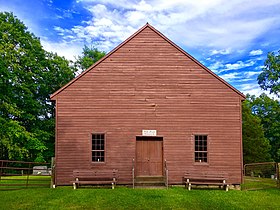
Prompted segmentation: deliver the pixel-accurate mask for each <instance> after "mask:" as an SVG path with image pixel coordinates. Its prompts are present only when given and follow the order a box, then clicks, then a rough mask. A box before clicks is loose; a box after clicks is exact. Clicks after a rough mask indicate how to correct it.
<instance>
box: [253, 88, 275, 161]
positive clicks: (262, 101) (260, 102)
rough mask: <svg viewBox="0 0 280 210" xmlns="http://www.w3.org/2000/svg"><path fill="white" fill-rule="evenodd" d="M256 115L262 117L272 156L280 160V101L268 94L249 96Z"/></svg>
mask: <svg viewBox="0 0 280 210" xmlns="http://www.w3.org/2000/svg"><path fill="white" fill-rule="evenodd" d="M249 100H250V103H251V109H252V112H253V114H254V115H255V116H258V117H259V118H260V119H261V123H262V125H263V128H264V134H265V137H266V138H267V139H268V140H269V142H270V144H271V156H272V158H273V160H274V161H278V162H279V161H280V102H279V101H277V100H274V99H271V98H269V97H268V96H267V95H266V94H264V93H263V94H261V95H260V96H259V97H255V96H251V97H250V98H249Z"/></svg>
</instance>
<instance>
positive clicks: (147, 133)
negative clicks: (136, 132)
mask: <svg viewBox="0 0 280 210" xmlns="http://www.w3.org/2000/svg"><path fill="white" fill-rule="evenodd" d="M142 136H157V130H142Z"/></svg>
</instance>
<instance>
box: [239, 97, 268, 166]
mask: <svg viewBox="0 0 280 210" xmlns="http://www.w3.org/2000/svg"><path fill="white" fill-rule="evenodd" d="M251 108H252V105H251V103H250V101H248V100H246V101H244V102H243V104H242V127H243V129H242V135H243V160H244V163H255V162H265V161H270V160H271V158H270V153H269V151H270V148H271V147H270V144H269V141H268V139H267V138H265V136H264V130H263V127H262V124H261V119H260V118H259V117H258V116H255V115H253V114H252V111H251Z"/></svg>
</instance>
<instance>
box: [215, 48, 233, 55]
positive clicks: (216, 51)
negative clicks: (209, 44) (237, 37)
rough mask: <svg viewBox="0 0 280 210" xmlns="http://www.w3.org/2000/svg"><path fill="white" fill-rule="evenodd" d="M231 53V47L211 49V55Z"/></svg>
mask: <svg viewBox="0 0 280 210" xmlns="http://www.w3.org/2000/svg"><path fill="white" fill-rule="evenodd" d="M230 53H231V49H229V48H228V49H222V50H210V55H217V54H221V55H228V54H230Z"/></svg>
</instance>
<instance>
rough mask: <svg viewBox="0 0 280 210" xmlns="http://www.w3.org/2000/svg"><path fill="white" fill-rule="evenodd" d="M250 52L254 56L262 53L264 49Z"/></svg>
mask: <svg viewBox="0 0 280 210" xmlns="http://www.w3.org/2000/svg"><path fill="white" fill-rule="evenodd" d="M249 54H250V55H252V56H255V55H262V54H263V51H262V50H252V51H251V52H250V53H249Z"/></svg>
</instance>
